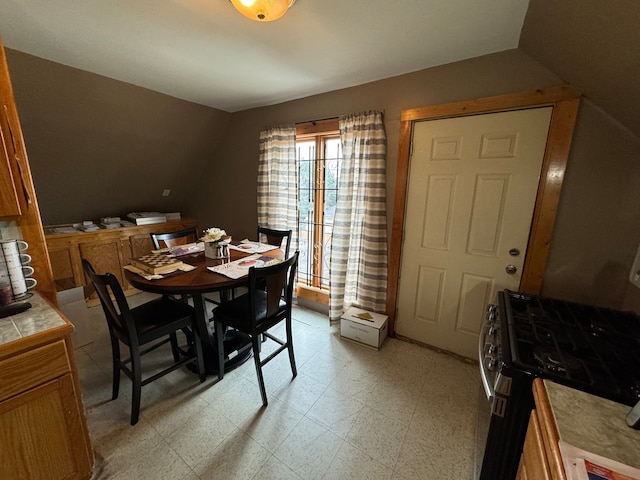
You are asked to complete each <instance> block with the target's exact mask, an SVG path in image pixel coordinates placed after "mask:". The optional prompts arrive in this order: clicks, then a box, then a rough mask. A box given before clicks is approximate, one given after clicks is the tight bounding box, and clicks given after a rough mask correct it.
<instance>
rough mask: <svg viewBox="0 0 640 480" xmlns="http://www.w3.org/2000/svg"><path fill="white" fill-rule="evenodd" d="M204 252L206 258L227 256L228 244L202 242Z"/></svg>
mask: <svg viewBox="0 0 640 480" xmlns="http://www.w3.org/2000/svg"><path fill="white" fill-rule="evenodd" d="M204 254H205V256H206V257H207V258H213V259H220V258H229V244H228V243H227V242H224V243H223V242H208V243H205V244H204Z"/></svg>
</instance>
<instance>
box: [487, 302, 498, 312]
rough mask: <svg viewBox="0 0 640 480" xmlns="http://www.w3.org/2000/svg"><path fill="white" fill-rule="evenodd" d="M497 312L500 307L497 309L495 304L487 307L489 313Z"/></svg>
mask: <svg viewBox="0 0 640 480" xmlns="http://www.w3.org/2000/svg"><path fill="white" fill-rule="evenodd" d="M497 310H498V307H496V306H495V305H494V304H493V303H490V304H489V305H487V313H495V312H496V311H497Z"/></svg>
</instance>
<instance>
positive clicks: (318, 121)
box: [295, 108, 384, 127]
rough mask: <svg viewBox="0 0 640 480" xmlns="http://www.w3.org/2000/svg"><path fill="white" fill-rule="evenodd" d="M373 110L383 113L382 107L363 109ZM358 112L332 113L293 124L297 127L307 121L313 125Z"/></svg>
mask: <svg viewBox="0 0 640 480" xmlns="http://www.w3.org/2000/svg"><path fill="white" fill-rule="evenodd" d="M373 111H378V112H382V114H383V115H384V109H383V108H381V109H375V108H372V109H370V110H363V112H373ZM358 113H360V112H355V113H342V114H339V115H333V116H331V117H326V118H319V119H315V120H306V121H304V122H296V123H295V126H296V127H297V126H299V125H305V124H307V123H308V124H310V125H314V126H315V125H316V124H318V123H322V122H327V121H329V120H339V119H340V118H342V117H346V116H347V115H357V114H358Z"/></svg>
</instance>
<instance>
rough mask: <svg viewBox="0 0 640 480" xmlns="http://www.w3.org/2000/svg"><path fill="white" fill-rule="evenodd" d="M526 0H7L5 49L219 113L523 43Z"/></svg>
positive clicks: (3, 4) (0, 20)
mask: <svg viewBox="0 0 640 480" xmlns="http://www.w3.org/2000/svg"><path fill="white" fill-rule="evenodd" d="M528 4H529V1H528V0H483V1H481V2H479V1H477V0H400V1H389V0H297V1H296V2H295V4H294V5H293V7H292V8H291V9H290V10H289V12H288V13H287V14H286V15H285V16H284V17H283V18H281V19H279V20H277V21H275V22H269V23H258V22H254V21H252V20H249V19H247V18H245V17H243V16H241V15H240V14H239V13H238V12H236V11H235V10H234V8H233V7H232V5H231V3H230V1H229V0H135V1H131V0H82V1H77V0H56V1H51V0H1V1H0V11H1V14H0V35H2V38H3V41H4V43H5V45H6V46H8V47H9V48H12V49H15V50H19V51H22V52H25V53H29V54H32V55H35V56H37V57H41V58H45V59H48V60H52V61H55V62H58V63H62V64H65V65H69V66H72V67H76V68H79V69H82V70H86V71H89V72H93V73H98V74H101V75H104V76H107V77H110V78H114V79H118V80H122V81H125V82H128V83H132V84H134V85H138V86H142V87H146V88H149V89H151V90H155V91H158V92H162V93H166V94H169V95H172V96H175V97H178V98H182V99H185V100H190V101H193V102H196V103H200V104H203V105H207V106H211V107H215V108H218V109H221V110H224V111H228V112H234V111H239V110H244V109H247V108H252V107H257V106H263V105H270V104H275V103H280V102H283V101H287V100H292V99H295V98H301V97H305V96H309V95H312V94H317V93H323V92H327V91H331V90H336V89H339V88H344V87H350V86H355V85H360V84H363V83H367V82H370V81H374V80H379V79H382V78H388V77H392V76H395V75H400V74H404V73H408V72H413V71H417V70H421V69H424V68H427V67H432V66H436V65H442V64H446V63H450V62H455V61H458V60H463V59H467V58H472V57H477V56H480V55H484V54H488V53H493V52H498V51H502V50H507V49H511V48H517V46H518V41H519V38H520V32H521V30H522V25H523V21H524V18H525V14H526V12H527V6H528Z"/></svg>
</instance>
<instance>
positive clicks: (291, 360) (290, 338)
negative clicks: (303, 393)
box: [287, 319, 298, 378]
mask: <svg viewBox="0 0 640 480" xmlns="http://www.w3.org/2000/svg"><path fill="white" fill-rule="evenodd" d="M287 350H289V363H290V364H291V373H292V374H293V378H296V376H297V375H298V370H297V368H296V358H295V356H294V354H293V336H292V335H291V319H287Z"/></svg>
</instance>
